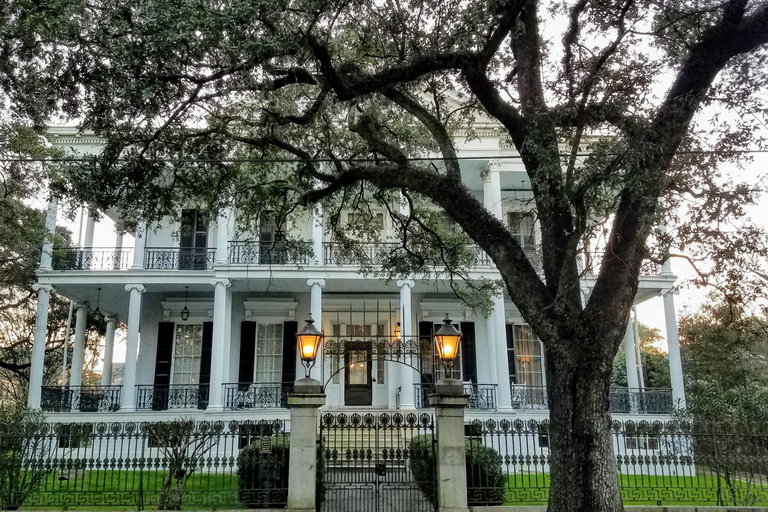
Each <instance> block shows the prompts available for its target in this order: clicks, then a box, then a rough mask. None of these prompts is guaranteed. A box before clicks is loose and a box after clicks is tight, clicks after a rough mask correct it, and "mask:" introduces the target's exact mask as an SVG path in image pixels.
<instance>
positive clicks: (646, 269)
mask: <svg viewBox="0 0 768 512" xmlns="http://www.w3.org/2000/svg"><path fill="white" fill-rule="evenodd" d="M603 256H604V253H603V252H602V251H589V252H587V253H584V254H582V255H581V258H582V263H581V267H582V269H583V270H584V271H585V272H586V273H587V274H592V275H597V274H599V273H600V267H601V266H602V263H603ZM659 274H661V265H659V264H658V263H656V262H655V261H651V260H643V262H642V264H641V265H640V275H641V276H657V275H659Z"/></svg>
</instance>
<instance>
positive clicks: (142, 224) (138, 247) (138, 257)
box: [131, 220, 147, 270]
mask: <svg viewBox="0 0 768 512" xmlns="http://www.w3.org/2000/svg"><path fill="white" fill-rule="evenodd" d="M133 237H134V244H133V266H132V267H131V269H132V270H142V269H143V268H144V247H145V244H146V243H147V222H146V221H144V220H140V221H139V224H138V225H137V226H136V231H135V232H134V234H133Z"/></svg>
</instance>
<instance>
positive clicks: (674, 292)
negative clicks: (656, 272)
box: [659, 286, 680, 297]
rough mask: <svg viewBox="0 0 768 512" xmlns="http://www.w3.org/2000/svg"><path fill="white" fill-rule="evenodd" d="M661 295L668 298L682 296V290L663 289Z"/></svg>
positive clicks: (677, 288) (675, 287) (674, 288)
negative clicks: (669, 296)
mask: <svg viewBox="0 0 768 512" xmlns="http://www.w3.org/2000/svg"><path fill="white" fill-rule="evenodd" d="M659 295H661V296H662V297H666V296H667V295H680V288H679V287H677V286H672V287H671V288H662V289H661V291H660V292H659Z"/></svg>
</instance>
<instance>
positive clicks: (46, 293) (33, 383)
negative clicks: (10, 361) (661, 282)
mask: <svg viewBox="0 0 768 512" xmlns="http://www.w3.org/2000/svg"><path fill="white" fill-rule="evenodd" d="M48 254H49V258H50V252H49V253H48ZM43 257H45V251H43ZM32 288H33V289H34V290H35V291H36V292H37V316H36V317H35V340H34V342H33V345H32V358H31V363H32V366H31V367H30V369H29V394H28V395H27V405H28V406H29V407H31V408H32V409H39V408H40V397H41V396H42V392H43V390H42V386H43V369H44V365H45V340H46V334H47V331H48V303H49V302H50V300H51V293H52V292H53V286H51V285H49V284H39V283H36V284H34V285H32Z"/></svg>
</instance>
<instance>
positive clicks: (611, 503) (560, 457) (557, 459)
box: [546, 340, 624, 512]
mask: <svg viewBox="0 0 768 512" xmlns="http://www.w3.org/2000/svg"><path fill="white" fill-rule="evenodd" d="M569 341H572V343H569ZM569 341H564V340H559V341H558V342H557V346H558V347H559V348H560V349H562V351H557V350H554V351H553V350H549V349H548V350H547V361H546V364H547V368H546V370H547V395H548V399H549V416H550V426H549V429H550V436H549V443H550V444H549V446H550V486H549V506H548V508H547V510H548V512H621V511H623V510H624V507H623V504H622V501H621V493H620V491H619V484H618V474H617V470H616V459H615V456H614V450H613V438H612V435H611V418H610V414H609V413H608V392H609V389H610V375H611V372H610V368H611V356H610V354H608V353H606V354H604V355H602V356H601V355H599V354H597V352H599V351H600V350H599V348H598V347H600V346H605V345H602V344H601V343H592V344H591V346H592V347H593V349H592V350H589V349H586V348H584V347H588V346H590V344H587V343H584V342H581V341H576V340H569ZM609 345H610V343H609ZM616 346H618V344H616ZM585 352H586V354H585ZM605 352H610V353H613V352H615V350H606V351H605Z"/></svg>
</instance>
